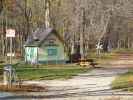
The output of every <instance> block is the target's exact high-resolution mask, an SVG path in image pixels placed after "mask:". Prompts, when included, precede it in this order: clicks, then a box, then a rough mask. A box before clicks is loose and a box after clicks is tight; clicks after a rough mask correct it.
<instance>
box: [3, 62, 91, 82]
mask: <svg viewBox="0 0 133 100" xmlns="http://www.w3.org/2000/svg"><path fill="white" fill-rule="evenodd" d="M14 68H15V69H16V73H17V75H18V77H19V78H20V79H21V80H52V79H68V78H71V77H72V76H76V75H78V74H79V73H84V72H87V71H88V70H89V69H88V68H82V67H79V66H76V65H75V66H74V65H71V66H68V65H57V66H44V65H41V66H39V67H33V66H32V65H26V64H21V65H20V64H19V65H14ZM0 76H2V73H1V75H0Z"/></svg>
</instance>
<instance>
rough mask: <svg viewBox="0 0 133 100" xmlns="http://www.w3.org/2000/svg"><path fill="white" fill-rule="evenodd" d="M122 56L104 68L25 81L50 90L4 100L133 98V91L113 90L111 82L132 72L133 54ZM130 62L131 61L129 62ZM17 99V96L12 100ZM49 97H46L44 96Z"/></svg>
mask: <svg viewBox="0 0 133 100" xmlns="http://www.w3.org/2000/svg"><path fill="white" fill-rule="evenodd" d="M119 57H120V58H119V59H117V60H114V61H110V62H108V65H106V64H105V65H104V68H96V69H93V70H92V71H88V72H85V73H82V74H79V75H77V76H73V77H72V78H71V79H54V80H41V81H25V82H24V84H34V85H40V86H45V87H47V91H46V92H41V93H28V94H27V93H25V94H22V93H20V94H15V95H17V96H7V97H3V98H0V99H1V100H18V99H19V100H23V99H22V98H25V99H24V100H26V99H27V100H32V99H33V98H34V99H37V100H71V99H72V100H92V99H93V100H133V97H132V96H133V93H131V92H124V91H122V90H121V89H118V90H112V88H111V84H112V82H113V81H114V80H115V78H116V77H118V76H119V75H121V74H124V73H126V72H128V70H129V67H130V68H131V67H132V65H133V63H132V62H133V61H132V60H133V59H132V56H131V57H130V56H129V55H119ZM129 62H130V63H129ZM9 98H10V99H9ZM11 98H13V99H11ZM44 98H45V99H44Z"/></svg>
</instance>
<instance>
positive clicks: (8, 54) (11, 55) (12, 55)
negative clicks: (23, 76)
mask: <svg viewBox="0 0 133 100" xmlns="http://www.w3.org/2000/svg"><path fill="white" fill-rule="evenodd" d="M7 56H8V57H14V56H15V54H14V53H7Z"/></svg>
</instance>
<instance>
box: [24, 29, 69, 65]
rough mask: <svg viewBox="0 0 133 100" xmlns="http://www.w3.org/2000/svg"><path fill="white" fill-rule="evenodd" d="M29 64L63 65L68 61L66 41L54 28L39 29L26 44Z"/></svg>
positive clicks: (26, 58)
mask: <svg viewBox="0 0 133 100" xmlns="http://www.w3.org/2000/svg"><path fill="white" fill-rule="evenodd" d="M24 47H25V61H26V62H27V63H42V64H63V63H65V62H66V61H67V60H68V56H67V52H65V49H64V41H63V39H62V38H61V36H60V35H59V34H58V33H57V31H56V30H54V29H52V28H48V29H37V30H36V31H35V32H33V33H32V34H31V35H30V36H29V37H28V39H27V41H26V43H25V46H24Z"/></svg>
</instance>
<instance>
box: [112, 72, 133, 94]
mask: <svg viewBox="0 0 133 100" xmlns="http://www.w3.org/2000/svg"><path fill="white" fill-rule="evenodd" d="M112 88H113V89H123V90H124V91H131V92H133V70H130V71H129V72H127V73H125V74H122V75H120V76H118V77H117V78H116V79H115V80H114V81H113V83H112Z"/></svg>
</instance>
